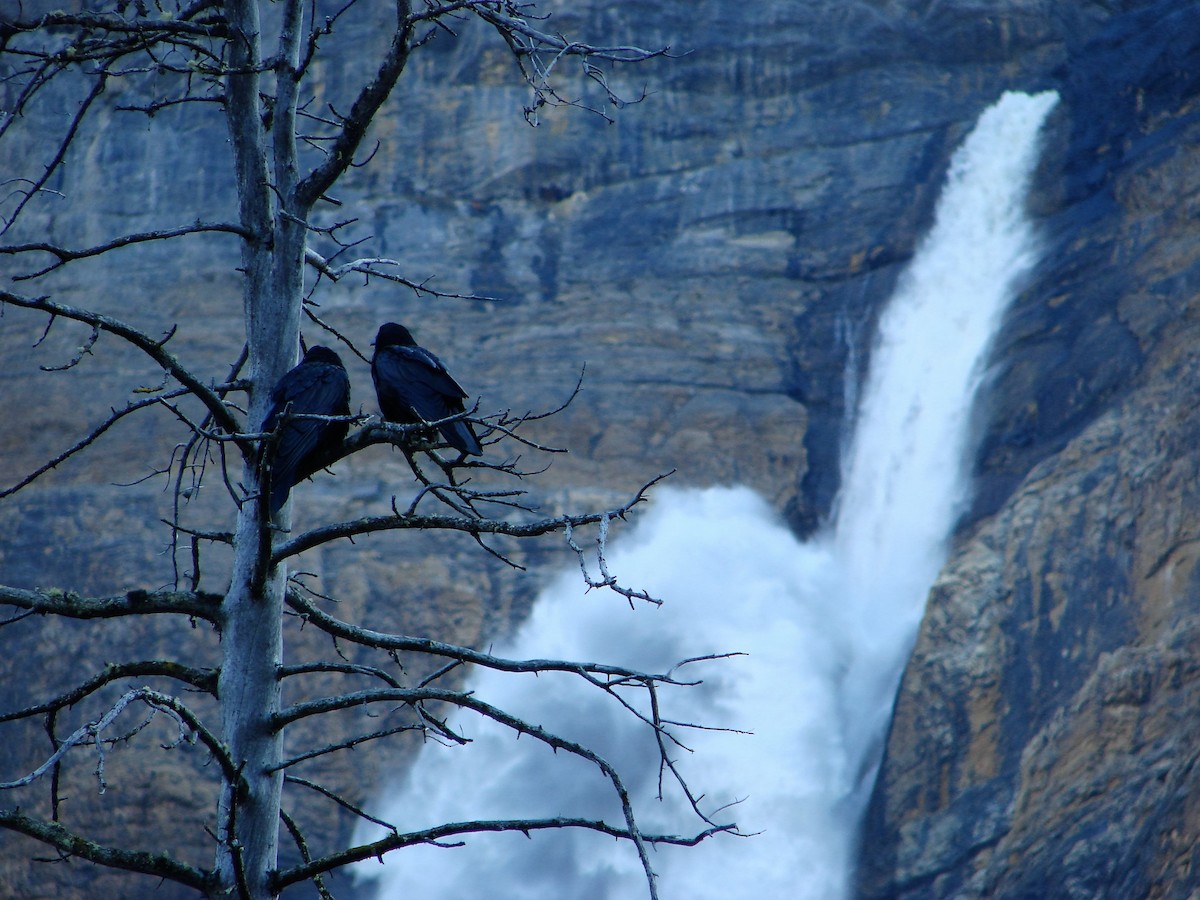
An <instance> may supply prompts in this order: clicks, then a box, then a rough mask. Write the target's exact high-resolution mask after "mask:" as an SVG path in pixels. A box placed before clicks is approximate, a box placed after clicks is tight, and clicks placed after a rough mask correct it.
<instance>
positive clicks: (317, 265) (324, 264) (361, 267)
mask: <svg viewBox="0 0 1200 900" xmlns="http://www.w3.org/2000/svg"><path fill="white" fill-rule="evenodd" d="M304 259H305V261H306V262H307V263H308V264H309V265H310V266H312V267H313V268H314V269H316V270H317V271H318V272H320V273H321V274H322V275H324V276H325V277H326V278H328V279H329V280H330V281H333V282H337V281H340V280H341V279H342V278H344V277H345V276H347V275H351V274H358V275H363V276H366V278H367V279H368V280H369V279H371V278H382V279H384V280H385V281H391V282H394V283H395V284H402V285H404V286H405V287H407V288H412V290H413V291H415V292H416V293H418V294H427V295H428V296H430V297H439V298H441V299H445V300H483V301H487V302H498V301H497V298H495V297H486V296H483V295H481V294H456V293H452V292H449V291H439V290H436V289H435V288H431V287H430V286H429V280H428V279H426V280H425V281H412V280H410V279H408V278H405V277H404V276H403V275H398V274H397V273H396V272H390V271H388V269H391V268H400V265H401V264H400V262H399V261H397V260H394V259H386V258H384V257H379V256H376V257H370V258H363V259H356V260H353V261H352V262H348V263H341V264H340V265H337V266H335V265H333V264H332V263H330V262H329V261H328V260H326V259H325V257H323V256H321V254H320V253H318V252H317V251H316V250H313V249H312V248H311V247H310V248H308V249H307V250H305V252H304Z"/></svg>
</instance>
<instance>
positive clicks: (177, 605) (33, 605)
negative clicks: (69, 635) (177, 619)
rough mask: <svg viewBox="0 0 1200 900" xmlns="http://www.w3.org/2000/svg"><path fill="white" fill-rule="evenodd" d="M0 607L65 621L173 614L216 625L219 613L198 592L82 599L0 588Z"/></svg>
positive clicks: (217, 604)
mask: <svg viewBox="0 0 1200 900" xmlns="http://www.w3.org/2000/svg"><path fill="white" fill-rule="evenodd" d="M0 604H5V605H7V606H15V607H17V608H18V609H28V610H32V611H33V612H36V613H39V614H42V615H47V614H49V615H58V616H65V617H66V618H68V619H113V618H117V617H118V616H140V615H153V614H160V613H172V614H175V615H181V616H192V617H195V618H198V619H204V620H206V621H209V622H212V623H213V624H218V623H219V622H220V612H221V596H220V595H219V594H206V593H203V592H197V591H143V590H133V591H129V592H128V593H125V594H115V595H112V596H109V597H81V596H80V595H79V594H76V593H75V592H74V591H66V592H64V591H61V590H59V589H58V588H39V589H37V590H32V591H29V590H23V589H22V588H15V587H9V586H8V585H0Z"/></svg>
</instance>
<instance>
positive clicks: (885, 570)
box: [357, 93, 1057, 900]
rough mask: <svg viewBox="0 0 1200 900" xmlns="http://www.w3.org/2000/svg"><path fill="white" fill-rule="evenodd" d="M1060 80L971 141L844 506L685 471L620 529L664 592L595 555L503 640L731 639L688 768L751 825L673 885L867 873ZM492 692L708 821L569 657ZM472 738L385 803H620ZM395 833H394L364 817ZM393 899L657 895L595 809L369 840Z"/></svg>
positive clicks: (685, 758) (981, 127) (662, 649)
mask: <svg viewBox="0 0 1200 900" xmlns="http://www.w3.org/2000/svg"><path fill="white" fill-rule="evenodd" d="M1056 99H1057V97H1056V95H1054V94H1052V93H1047V94H1039V95H1036V96H1028V95H1024V94H1013V93H1010V94H1005V95H1004V96H1003V97H1002V98H1001V99H1000V101H999V102H998V103H997V104H996V105H995V106H993V107H991V108H989V109H988V110H987V111H986V112H985V113H984V114H983V116H982V117H981V118H980V120H979V122H978V124H977V126H976V128H975V130H974V131H973V132H972V134H971V135H970V136H969V137H968V139H967V140H966V142H965V143H964V144H963V146H962V147H961V148H960V149H959V150H958V152H957V153H956V154H955V156H954V159H953V161H952V165H951V171H950V174H949V177H948V180H947V183H946V186H945V188H944V190H943V192H942V196H941V198H940V200H939V204H938V210H937V215H936V223H935V225H934V227H933V229H932V231H931V232H930V234H929V235H928V236H927V237H926V239H925V240H924V241H923V242H922V243H921V245H920V247H919V248H918V252H917V254H916V256H915V257H914V259H913V262H912V264H911V266H910V267H909V270H908V271H907V272H906V274H905V275H904V276H903V278H902V279H901V283H900V285H899V286H898V288H897V290H896V292H895V294H894V296H893V298H892V299H891V301H890V302H889V305H888V307H887V308H886V310H885V311H884V313H883V314H882V316H881V318H880V323H879V334H878V337H877V342H876V345H875V347H874V349H873V351H872V354H871V360H870V371H869V373H868V376H867V380H866V382H865V384H864V385H863V389H862V391H861V397H862V400H861V404H860V406H859V410H858V415H857V417H856V423H855V433H854V437H853V439H852V440H851V441H850V444H849V448H848V450H847V452H846V454H845V458H844V461H843V490H842V494H841V496H840V498H839V501H838V505H837V510H836V514H835V517H834V520H833V522H832V524H831V526H830V527H829V528H827V529H825V530H824V531H823V532H822V533H821V534H819V535H817V536H816V537H815V538H814V539H812V540H810V541H807V542H804V543H801V542H798V541H796V540H795V538H794V537H793V536H792V535H791V533H790V532H789V531H788V530H787V529H786V528H785V527H784V525H783V524H782V523H781V522H780V521H779V520H778V519H777V517H776V516H775V515H774V514H773V512H772V511H771V509H770V508H769V507H768V505H767V504H766V503H765V502H764V501H763V500H762V499H761V498H759V497H758V496H756V495H755V494H754V493H753V492H752V491H750V490H748V489H745V488H711V489H707V490H694V491H662V492H659V493H657V494H656V496H655V499H654V502H653V504H652V505H651V507H650V510H649V512H648V513H647V514H646V515H645V516H644V517H643V518H642V520H641V521H640V522H639V524H638V525H637V526H636V527H635V529H634V530H633V532H632V533H630V534H628V535H626V536H625V537H624V539H623V540H621V541H620V542H618V543H617V545H616V546H615V547H614V548H613V549H612V550H611V552H610V560H609V563H610V569H611V570H612V571H614V572H617V573H619V574H620V577H621V579H622V581H623V582H624V583H626V584H636V585H637V586H639V587H645V588H647V589H648V590H649V591H650V592H651V594H653V595H655V596H658V597H662V598H663V599H664V601H665V602H664V604H663V606H662V607H661V608H653V607H649V606H644V605H643V606H639V607H638V608H637V609H633V610H631V609H630V608H629V607H628V606H627V605H625V604H624V602H623V600H620V598H616V597H614V596H611V595H605V594H604V593H603V592H592V593H589V594H584V593H583V591H582V586H581V584H580V580H579V573H578V571H577V570H576V571H574V572H570V573H564V574H563V575H562V576H560V577H559V578H558V579H556V580H555V581H554V582H553V583H552V584H550V585H548V586H547V587H546V589H545V590H544V591H543V592H542V595H541V596H540V597H539V599H538V600H537V602H536V604H535V606H534V609H533V612H532V613H531V615H530V617H529V619H528V621H527V622H526V623H525V624H524V625H523V626H522V628H521V629H520V631H519V633H518V634H517V635H516V636H515V638H514V639H513V641H512V642H511V643H510V645H509V646H506V647H502V648H498V649H497V651H496V652H497V653H498V654H499V655H504V656H509V657H516V658H531V657H547V656H553V657H558V658H568V659H585V660H594V661H604V662H610V663H615V664H621V665H627V666H631V667H635V668H641V669H645V670H648V671H662V670H664V669H665V668H667V667H669V666H670V665H672V664H673V663H675V662H677V661H679V660H681V659H685V658H690V657H696V656H701V655H703V654H709V653H722V652H728V651H740V652H742V653H744V654H745V655H743V656H737V657H733V658H730V659H725V660H719V661H711V662H706V663H702V664H698V665H696V666H694V667H692V668H691V669H689V671H688V674H689V675H690V676H691V677H694V678H698V679H702V684H700V685H698V686H695V687H679V688H669V689H664V690H663V692H662V695H661V703H662V706H663V708H664V711H665V715H666V716H667V717H668V718H670V719H673V720H676V721H681V722H687V723H698V724H703V725H709V726H717V727H719V728H722V729H726V730H694V729H678V730H679V732H680V736H681V738H682V740H683V742H684V743H685V744H686V745H687V748H688V749H687V750H680V751H679V752H678V753H677V754H676V758H677V759H678V762H679V766H680V768H681V771H682V772H683V774H684V776H685V777H686V779H687V781H688V783H689V785H690V786H691V787H692V788H693V789H694V790H697V791H703V792H704V794H705V797H704V800H703V807H704V808H705V810H706V811H707V812H710V813H711V814H712V816H713V818H714V819H716V820H717V821H734V820H736V821H737V822H738V824H739V826H740V829H741V831H742V832H743V833H744V834H746V835H749V836H744V837H743V836H730V835H718V836H716V837H714V838H712V839H709V840H707V841H705V842H703V843H702V844H701V845H699V846H698V847H694V848H686V849H685V848H674V847H664V848H659V849H657V850H652V851H651V862H652V865H653V866H654V869H655V871H656V872H657V873H658V874H659V876H660V877H659V891H660V895H661V896H662V897H663V900H684V898H688V900H690V898H708V897H719V898H722V900H730V898H732V900H737V898H746V900H750V898H754V900H760V898H764V897H792V898H797V897H799V898H814V900H827V898H836V897H839V896H842V895H844V894H845V893H846V890H847V886H848V884H849V882H850V867H851V864H852V855H853V849H854V846H853V845H854V833H855V829H856V828H857V824H858V819H859V815H860V813H861V808H862V802H863V797H865V795H866V792H867V790H869V787H870V784H871V779H872V777H873V773H874V770H875V769H876V768H877V766H878V760H879V758H880V753H881V741H882V736H883V734H884V730H885V728H886V723H887V719H888V716H889V714H890V710H891V703H892V699H893V695H894V692H895V688H896V683H897V679H898V677H899V674H900V670H901V668H902V666H903V664H904V660H905V658H906V657H907V654H908V652H909V650H910V648H911V644H912V640H913V638H914V635H915V632H916V627H917V623H918V622H919V619H920V616H921V610H922V605H923V603H924V598H925V595H926V594H927V592H928V589H929V585H930V584H931V583H932V581H933V579H934V577H935V576H936V574H937V571H938V569H939V568H940V566H941V565H942V562H943V560H944V553H945V542H946V540H947V537H948V535H949V532H950V529H951V528H952V527H953V524H954V521H955V517H956V516H957V515H958V514H959V513H960V511H961V504H962V503H963V502H964V500H965V498H966V497H967V489H968V488H967V485H966V479H965V477H964V476H965V471H964V461H965V460H966V459H967V458H968V457H969V451H970V444H969V437H970V436H969V434H968V420H969V417H970V416H969V414H970V409H971V401H972V397H973V394H974V392H975V389H976V386H977V385H978V382H979V380H980V377H981V373H982V371H983V368H982V366H983V360H985V359H986V352H987V346H988V341H989V339H990V335H991V334H993V333H994V331H995V329H996V327H997V324H998V322H999V320H1000V318H1001V316H1002V315H1003V311H1004V305H1005V303H1006V302H1007V301H1008V299H1009V298H1010V297H1011V296H1012V294H1013V293H1014V292H1015V289H1016V286H1017V284H1018V282H1019V280H1020V278H1021V277H1022V275H1023V274H1024V273H1026V272H1027V271H1028V269H1029V267H1030V266H1031V264H1032V263H1033V261H1034V259H1035V254H1034V246H1035V245H1034V241H1033V235H1032V233H1031V229H1030V226H1029V224H1028V222H1027V221H1026V219H1025V217H1024V215H1023V211H1022V210H1023V205H1024V198H1025V194H1026V192H1027V186H1028V180H1029V175H1030V172H1031V170H1032V168H1033V164H1034V162H1035V159H1036V156H1035V151H1036V135H1037V132H1038V129H1039V127H1040V124H1041V122H1042V121H1043V119H1044V118H1045V116H1046V115H1047V113H1048V112H1049V110H1050V109H1051V108H1052V107H1053V105H1054V103H1055V102H1056ZM471 688H472V690H474V691H476V693H477V694H478V695H479V696H480V697H483V698H485V699H487V700H488V702H490V703H493V704H495V705H498V706H500V707H503V708H505V709H508V710H509V711H511V712H514V713H516V714H517V715H520V716H522V717H524V718H526V719H528V720H530V721H532V722H535V723H537V724H540V725H543V726H544V727H546V728H548V729H549V730H551V731H554V732H556V733H559V734H561V735H564V736H566V737H569V738H571V739H573V740H577V741H580V742H583V743H585V744H587V745H588V746H590V747H592V748H594V749H595V750H597V751H598V752H599V753H600V755H602V756H604V757H605V758H606V759H608V761H609V762H611V763H613V765H614V766H616V768H617V769H618V770H619V771H620V772H621V773H622V777H623V778H624V780H625V782H626V786H627V787H628V788H629V789H630V793H631V795H632V796H633V798H634V803H635V808H636V809H637V810H638V816H639V824H640V825H641V826H642V827H643V829H645V830H648V831H658V832H667V833H674V834H682V833H687V832H690V831H694V830H696V827H697V823H696V820H695V818H694V816H692V815H691V813H690V810H689V809H688V808H687V804H686V802H685V800H684V798H683V797H681V796H680V795H679V793H678V792H677V791H676V792H672V791H671V790H670V785H669V784H668V785H667V786H666V789H665V794H666V795H665V797H664V799H663V800H662V801H659V800H657V799H656V793H657V789H658V774H659V773H658V767H657V758H658V756H657V748H656V746H655V744H654V742H653V740H652V739H651V737H650V735H648V734H646V733H645V732H646V729H645V728H644V727H641V726H639V725H638V723H636V722H635V721H634V720H633V718H632V717H631V716H630V715H629V714H628V713H627V712H626V711H624V710H622V709H620V708H619V707H617V706H616V705H615V704H614V703H612V702H611V701H610V702H605V698H604V697H603V696H602V695H601V693H600V692H599V691H597V690H595V689H594V688H590V689H589V688H588V687H587V686H586V685H583V684H582V683H581V680H580V679H579V678H577V677H573V676H566V675H559V674H553V675H545V674H544V675H541V676H538V677H537V678H534V677H533V676H515V675H510V674H497V673H495V672H490V671H478V672H476V673H474V674H473V675H472V678H471ZM456 727H458V728H459V729H460V730H461V731H462V732H464V733H466V734H467V735H468V736H469V737H471V739H472V743H471V744H469V745H467V746H465V747H442V746H439V745H432V744H431V745H430V746H428V747H426V748H425V750H424V751H423V752H422V754H421V756H420V758H419V759H418V760H417V762H416V764H415V765H414V766H413V767H412V769H411V770H410V771H409V772H408V773H407V774H406V775H405V777H404V780H403V781H402V782H401V783H399V784H396V785H391V786H390V787H389V789H388V791H387V793H386V797H385V800H384V801H383V803H382V804H381V807H380V814H381V815H382V816H383V817H384V818H385V819H387V820H388V821H391V822H394V823H396V824H397V825H398V826H399V827H401V828H404V829H416V828H420V827H425V826H428V825H433V824H436V823H440V822H447V821H463V820H467V819H487V818H516V817H535V816H554V815H571V816H583V817H605V818H606V819H608V821H611V822H614V823H618V824H619V823H620V822H621V821H622V819H621V816H620V811H619V809H618V807H617V805H616V802H615V799H614V798H613V797H612V796H611V793H612V792H611V789H610V788H609V787H608V785H607V783H606V782H605V781H604V780H603V779H602V778H601V777H600V776H599V773H598V772H597V771H596V770H595V767H594V766H590V765H588V764H585V763H583V762H581V761H579V760H577V759H573V758H569V757H566V756H565V755H564V754H558V755H554V754H552V753H551V752H550V751H548V750H547V749H546V748H545V747H543V746H541V745H540V744H538V743H536V742H534V741H532V740H529V739H528V738H526V739H524V740H518V739H517V738H516V737H515V736H513V735H512V733H511V732H507V731H502V730H501V729H499V728H498V727H495V726H493V725H491V723H490V722H489V721H488V720H479V719H476V718H473V717H468V716H460V717H458V719H457V720H456ZM364 836H367V837H374V836H375V835H364ZM357 874H358V875H359V876H360V877H363V878H370V879H376V880H377V881H378V886H379V890H378V897H379V898H380V900H400V898H407V897H422V898H447V900H448V898H462V897H488V898H494V900H518V898H521V900H550V898H554V900H558V898H562V897H569V898H572V900H626V898H632V897H639V896H645V895H646V887H645V883H644V879H643V875H642V872H641V866H640V864H639V862H638V859H637V856H636V853H635V851H634V850H633V848H632V847H631V846H630V845H629V844H628V843H626V842H617V841H614V840H612V839H610V838H604V837H601V836H598V835H596V834H593V833H590V832H582V831H562V832H556V833H541V834H537V835H534V836H533V837H532V838H526V837H524V836H523V835H519V834H518V835H513V834H488V835H478V836H474V837H468V838H467V846H465V847H462V848H438V847H413V848H407V849H404V850H401V851H398V852H395V853H393V854H391V855H389V856H388V857H385V865H383V866H380V865H379V864H378V863H364V864H362V865H361V866H360V867H359V868H358V870H357Z"/></svg>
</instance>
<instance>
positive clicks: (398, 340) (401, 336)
mask: <svg viewBox="0 0 1200 900" xmlns="http://www.w3.org/2000/svg"><path fill="white" fill-rule="evenodd" d="M416 345H417V342H416V341H415V340H413V336H412V335H411V334H410V333H409V331H408V329H407V328H405V327H404V326H403V325H397V324H396V323H395V322H388V323H386V324H384V325H380V326H379V333H378V334H376V335H375V346H376V347H415V346H416Z"/></svg>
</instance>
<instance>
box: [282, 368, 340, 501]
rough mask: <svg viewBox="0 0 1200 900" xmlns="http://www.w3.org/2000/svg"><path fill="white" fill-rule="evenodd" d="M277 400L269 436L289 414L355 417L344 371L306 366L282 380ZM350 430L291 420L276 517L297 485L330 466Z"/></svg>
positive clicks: (285, 439)
mask: <svg viewBox="0 0 1200 900" xmlns="http://www.w3.org/2000/svg"><path fill="white" fill-rule="evenodd" d="M271 400H272V405H271V411H270V412H269V413H268V414H267V418H266V420H265V422H264V424H263V430H264V431H274V430H275V428H276V427H277V425H278V423H279V419H280V417H281V416H282V415H283V414H284V412H285V411H287V412H290V413H291V414H292V415H297V414H312V415H321V416H346V415H349V414H350V379H349V377H348V376H347V375H346V370H345V369H343V368H342V367H340V366H334V365H329V364H327V363H316V364H313V363H302V364H301V365H299V366H297V367H296V368H294V369H292V370H291V371H290V372H288V373H287V374H286V375H284V376H283V378H281V379H280V381H279V384H278V385H277V386H276V387H275V390H274V391H273V392H272V393H271ZM348 430H349V423H347V422H319V421H316V420H313V419H291V420H289V421H288V422H287V424H286V425H284V427H283V431H282V432H281V433H280V435H279V439H278V441H277V442H276V445H275V453H274V456H273V458H272V465H271V480H272V483H271V494H272V496H271V500H272V511H274V510H276V509H278V508H279V507H280V506H282V505H283V501H284V500H286V499H287V494H288V492H289V491H290V490H291V488H292V487H293V486H294V485H296V484H297V483H298V482H300V481H302V480H303V479H305V478H307V477H308V476H309V475H311V474H313V473H314V472H316V471H318V470H319V469H321V468H322V467H323V466H324V465H325V464H326V461H328V459H329V457H330V455H331V454H332V452H333V451H334V450H336V448H337V447H338V446H339V445H340V444H341V443H342V440H343V439H344V438H345V436H346V432H347V431H348Z"/></svg>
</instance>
